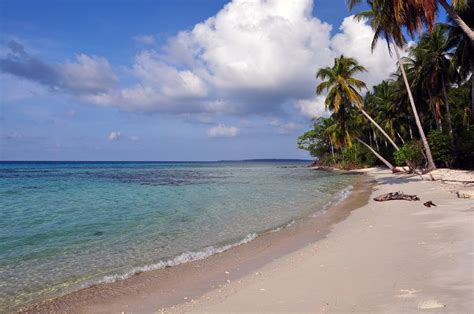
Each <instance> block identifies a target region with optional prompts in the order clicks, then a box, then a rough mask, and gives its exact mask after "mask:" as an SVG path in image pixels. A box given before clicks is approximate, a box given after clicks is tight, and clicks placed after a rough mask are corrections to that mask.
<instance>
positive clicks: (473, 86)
mask: <svg viewBox="0 0 474 314" xmlns="http://www.w3.org/2000/svg"><path fill="white" fill-rule="evenodd" d="M473 46H474V45H473ZM471 118H472V120H474V58H471Z"/></svg>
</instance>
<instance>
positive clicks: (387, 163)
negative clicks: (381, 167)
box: [356, 138, 395, 171]
mask: <svg viewBox="0 0 474 314" xmlns="http://www.w3.org/2000/svg"><path fill="white" fill-rule="evenodd" d="M356 139H357V141H358V142H359V143H361V144H362V145H364V146H365V147H367V148H368V149H369V150H370V151H371V152H372V153H373V154H374V155H375V156H376V157H377V158H378V159H380V161H381V162H383V163H384V164H385V165H386V166H387V167H388V168H389V169H390V170H392V171H393V169H394V168H395V167H393V165H392V164H391V163H389V162H388V161H387V160H386V159H385V158H383V157H382V156H381V155H380V154H379V153H377V152H376V151H375V149H373V148H372V147H370V146H369V144H367V143H366V142H364V141H363V140H361V139H360V138H356Z"/></svg>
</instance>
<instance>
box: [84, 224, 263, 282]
mask: <svg viewBox="0 0 474 314" xmlns="http://www.w3.org/2000/svg"><path fill="white" fill-rule="evenodd" d="M256 237H257V233H251V234H248V235H247V236H245V238H243V239H242V240H240V241H238V242H235V243H231V244H227V245H224V246H220V247H217V248H216V247H214V246H208V247H206V248H203V249H202V250H200V251H189V252H184V253H181V254H180V255H177V256H175V257H174V258H172V259H169V260H164V261H159V262H158V263H155V264H150V265H145V266H140V267H134V268H132V269H131V270H129V271H127V272H125V273H122V274H114V275H109V276H105V277H103V278H102V279H101V280H100V281H99V282H96V283H95V284H102V283H112V282H115V281H118V280H124V279H127V278H129V277H131V276H133V275H136V274H139V273H142V272H146V271H152V270H158V269H163V268H166V267H173V266H177V265H180V264H184V263H188V262H192V261H199V260H203V259H206V258H208V257H209V256H211V255H214V254H218V253H222V252H224V251H227V250H229V249H231V248H234V247H236V246H239V245H242V244H245V243H248V242H250V241H253V240H254V239H255V238H256ZM87 286H91V285H87Z"/></svg>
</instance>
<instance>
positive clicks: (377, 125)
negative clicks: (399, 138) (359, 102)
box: [359, 108, 400, 150]
mask: <svg viewBox="0 0 474 314" xmlns="http://www.w3.org/2000/svg"><path fill="white" fill-rule="evenodd" d="M359 110H360V111H361V112H362V114H363V115H364V116H365V117H366V118H367V119H369V121H370V122H372V124H373V125H375V126H376V127H377V129H379V131H380V132H382V134H383V135H384V136H385V137H386V138H387V140H388V141H389V142H390V143H391V144H392V145H393V147H395V149H396V150H400V148H399V147H398V146H397V144H395V142H394V141H393V140H392V138H391V137H390V136H389V135H388V134H387V132H385V131H384V130H383V129H382V127H381V126H380V125H379V124H378V123H377V122H375V120H374V119H372V117H371V116H370V115H369V114H368V113H367V112H366V111H365V110H364V109H362V108H359Z"/></svg>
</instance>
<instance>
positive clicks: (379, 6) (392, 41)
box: [349, 0, 436, 170]
mask: <svg viewBox="0 0 474 314" xmlns="http://www.w3.org/2000/svg"><path fill="white" fill-rule="evenodd" d="M359 2H360V0H349V7H350V8H352V6H353V5H354V4H356V3H359ZM367 4H368V5H369V7H370V10H367V11H363V12H360V13H358V14H356V15H355V17H356V19H358V20H364V19H367V20H368V21H369V23H370V26H371V27H372V29H373V30H374V32H375V34H374V38H373V40H372V50H373V49H374V48H375V45H376V43H377V41H378V39H379V38H383V39H385V41H386V43H387V46H388V49H389V52H391V45H393V47H394V50H395V54H396V56H397V60H398V64H399V67H400V71H401V72H402V76H403V81H404V82H405V87H406V89H407V92H408V98H409V100H410V105H411V108H412V112H413V115H414V117H415V122H416V125H417V127H418V132H419V133H420V137H421V141H422V143H423V147H424V150H425V153H426V157H427V160H428V169H430V170H431V169H435V168H436V166H435V163H434V161H433V156H432V154H431V149H430V146H429V144H428V140H427V138H426V135H425V132H424V130H423V126H422V125H421V121H420V117H419V115H418V111H417V109H416V106H415V100H414V99H413V94H412V92H411V89H410V84H409V83H408V78H407V75H406V72H405V67H404V64H403V62H402V60H401V58H400V52H399V49H398V47H402V46H403V45H404V44H405V43H406V39H405V37H404V35H403V32H402V30H401V26H400V24H399V22H398V19H397V17H396V16H395V14H396V11H395V6H394V5H393V2H392V1H389V0H367Z"/></svg>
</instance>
